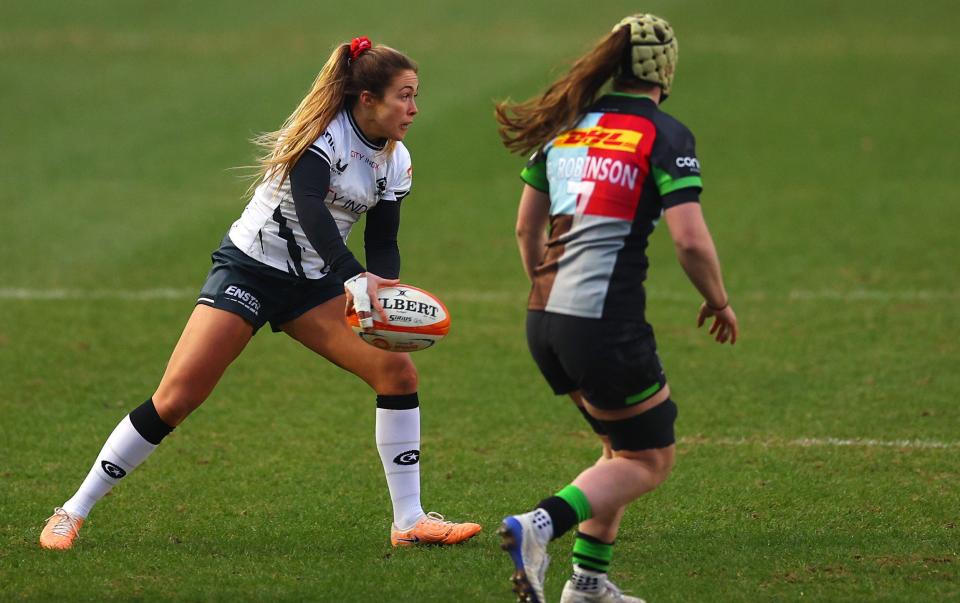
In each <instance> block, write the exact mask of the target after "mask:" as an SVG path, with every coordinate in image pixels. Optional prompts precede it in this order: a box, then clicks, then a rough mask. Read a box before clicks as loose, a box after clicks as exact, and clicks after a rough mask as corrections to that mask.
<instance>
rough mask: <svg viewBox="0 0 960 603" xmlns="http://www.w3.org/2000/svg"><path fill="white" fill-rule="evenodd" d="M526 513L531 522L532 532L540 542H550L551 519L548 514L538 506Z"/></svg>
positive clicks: (544, 543)
mask: <svg viewBox="0 0 960 603" xmlns="http://www.w3.org/2000/svg"><path fill="white" fill-rule="evenodd" d="M527 515H529V516H530V519H531V520H532V522H533V528H534V533H535V534H536V535H537V540H539V541H540V544H543V545H546V544H547V543H548V542H550V539H551V538H553V519H551V518H550V514H549V513H547V512H546V511H545V510H543V509H541V508H540V507H537V508H536V509H534V510H533V511H530V512H529V513H527Z"/></svg>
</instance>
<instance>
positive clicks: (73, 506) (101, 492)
mask: <svg viewBox="0 0 960 603" xmlns="http://www.w3.org/2000/svg"><path fill="white" fill-rule="evenodd" d="M155 448H156V446H155V445H153V444H151V443H150V442H148V441H147V440H145V439H144V438H143V436H141V435H140V433H139V432H138V431H137V430H136V428H134V426H133V423H131V422H130V416H129V415H127V416H125V417H124V418H123V420H122V421H120V423H119V424H118V425H117V427H116V429H114V430H113V433H111V434H110V437H109V438H107V442H106V443H105V444H104V445H103V448H102V449H101V450H100V455H99V456H97V460H96V461H94V463H93V467H91V468H90V473H88V474H87V478H86V479H85V480H83V483H82V484H80V489H79V490H77V493H76V494H74V495H73V498H71V499H70V500H68V501H67V502H65V503H63V509H64V510H65V511H67V512H68V513H70V514H73V515H79V516H80V517H86V516H87V514H89V513H90V509H92V508H93V505H95V504H97V501H98V500H100V499H101V498H103V497H104V496H105V495H106V494H107V492H109V491H110V490H111V489H112V488H113V487H114V486H115V485H116V484H117V482H119V481H120V480H121V479H123V477H124V476H126V475H127V474H128V473H130V472H131V471H133V470H134V469H136V467H137V465H139V464H140V463H142V462H143V461H144V459H146V458H147V457H148V456H149V455H150V453H151V452H153V451H154V449H155Z"/></svg>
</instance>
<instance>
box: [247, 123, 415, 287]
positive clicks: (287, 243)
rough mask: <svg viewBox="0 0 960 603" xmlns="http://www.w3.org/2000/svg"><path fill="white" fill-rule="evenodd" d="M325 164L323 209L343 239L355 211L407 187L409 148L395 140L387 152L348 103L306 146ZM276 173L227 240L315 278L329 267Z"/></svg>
mask: <svg viewBox="0 0 960 603" xmlns="http://www.w3.org/2000/svg"><path fill="white" fill-rule="evenodd" d="M306 152H312V153H316V154H317V155H319V156H320V157H322V158H323V159H324V160H326V161H327V162H328V163H329V164H330V191H329V192H328V193H327V197H326V199H325V200H324V201H325V203H326V204H327V209H329V210H330V214H331V215H332V216H333V219H334V220H335V221H336V223H337V227H338V228H339V229H340V236H342V237H343V240H344V241H346V240H347V236H348V235H349V234H350V230H351V229H352V228H353V225H354V224H356V222H357V220H359V219H360V216H361V215H362V214H364V213H366V212H367V211H368V210H370V209H371V208H372V207H374V206H375V205H376V204H377V203H381V202H383V203H396V202H399V201H401V200H402V199H403V198H404V197H406V196H407V194H409V192H410V186H411V183H412V180H413V167H412V165H411V163H410V153H409V152H408V151H407V149H406V147H404V146H403V143H401V142H399V141H397V143H396V145H395V146H394V150H393V153H391V154H390V156H389V157H387V156H385V155H384V153H383V146H382V145H380V146H378V145H376V144H374V143H373V142H371V141H370V140H368V139H367V138H366V137H365V136H364V135H363V133H362V132H361V131H360V128H359V126H357V124H356V122H355V121H354V119H353V116H352V115H351V114H350V111H349V110H348V109H342V110H341V111H340V112H339V113H338V114H337V116H336V117H334V118H333V121H332V122H330V125H329V126H327V129H326V130H325V131H324V132H323V134H322V135H320V137H319V138H317V140H316V141H314V143H313V144H312V145H311V146H310V147H308V150H307V151H306ZM279 180H280V178H279V176H275V177H274V178H272V179H271V180H269V181H266V182H262V183H260V185H259V186H257V189H256V191H255V192H254V194H253V198H252V199H251V200H250V202H249V203H248V204H247V207H246V208H245V209H244V210H243V214H242V215H241V216H240V219H238V220H237V221H236V222H234V223H233V226H231V227H230V240H231V241H233V244H234V245H236V246H237V248H239V249H240V250H241V251H243V252H244V253H246V254H247V255H248V256H250V257H251V258H253V259H255V260H257V261H259V262H263V263H264V264H267V265H268V266H273V267H274V268H278V269H280V270H283V271H285V272H289V273H290V274H297V275H299V276H301V277H304V278H312V279H318V278H323V277H324V276H326V275H327V273H328V272H329V271H330V269H329V268H328V267H327V266H326V264H325V263H324V261H323V260H322V259H321V258H320V255H319V254H318V253H317V252H316V250H314V248H313V246H312V245H311V244H310V242H309V241H308V240H307V237H306V235H304V234H303V229H302V228H301V227H300V223H299V221H298V220H297V212H296V210H295V208H294V205H293V195H292V194H291V193H290V180H289V178H287V179H285V180H284V181H283V182H280V181H279Z"/></svg>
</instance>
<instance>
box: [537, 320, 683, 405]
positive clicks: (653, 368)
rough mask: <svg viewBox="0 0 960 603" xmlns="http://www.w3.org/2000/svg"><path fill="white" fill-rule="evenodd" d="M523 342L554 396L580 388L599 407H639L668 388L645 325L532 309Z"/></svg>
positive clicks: (642, 322) (655, 348) (651, 334)
mask: <svg viewBox="0 0 960 603" xmlns="http://www.w3.org/2000/svg"><path fill="white" fill-rule="evenodd" d="M527 344H528V345H529V347H530V353H531V354H532V355H533V359H534V361H536V363H537V366H538V367H539V368H540V372H541V373H543V376H544V377H545V378H546V380H547V383H549V384H550V387H551V388H553V392H554V393H555V394H558V395H560V394H569V393H570V392H573V391H576V390H581V391H582V392H583V395H584V397H585V398H586V399H587V400H588V401H589V402H590V404H593V405H594V406H598V407H600V408H604V409H608V410H618V409H621V408H626V407H628V406H632V405H634V404H639V403H640V402H643V401H644V400H647V399H648V398H650V397H651V396H653V395H654V394H656V393H657V392H658V391H660V390H661V389H663V387H664V386H665V385H666V384H667V377H666V375H664V372H663V367H662V366H661V364H660V358H659V357H658V356H657V344H656V341H655V340H654V337H653V328H652V327H651V326H650V325H649V324H647V323H646V322H644V321H622V320H603V319H595V318H581V317H579V316H567V315H564V314H554V313H552V312H542V311H534V310H531V311H529V312H527Z"/></svg>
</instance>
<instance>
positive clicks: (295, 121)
mask: <svg viewBox="0 0 960 603" xmlns="http://www.w3.org/2000/svg"><path fill="white" fill-rule="evenodd" d="M349 58H350V45H349V44H341V45H339V46H337V48H336V50H334V51H333V54H331V55H330V58H329V59H327V62H326V64H324V66H323V69H321V70H320V73H319V74H317V79H315V80H314V81H313V86H311V87H310V91H309V92H308V93H307V95H306V96H305V97H304V98H303V100H302V101H300V105H299V106H297V108H296V109H295V110H294V111H293V113H291V114H290V117H288V118H287V119H286V121H284V122H283V125H282V126H280V129H279V130H277V131H275V132H267V133H265V134H261V135H259V136H257V137H256V138H254V139H253V142H254V143H255V144H256V145H257V146H259V147H260V148H262V149H263V150H264V151H265V154H264V155H263V156H261V157H260V159H259V161H258V163H259V168H260V169H259V171H258V174H257V175H258V178H257V181H258V182H260V181H263V180H269V179H270V178H272V177H274V176H276V175H278V174H279V175H280V180H281V181H283V180H284V179H286V177H287V176H288V175H289V174H290V170H292V169H293V165H294V164H295V163H296V162H297V160H298V159H299V158H300V155H302V154H303V152H304V151H305V150H306V149H307V147H309V146H310V145H311V144H313V141H315V140H316V139H317V138H319V137H320V135H321V134H323V131H324V130H326V129H327V126H329V125H330V122H331V121H333V118H334V117H335V116H336V115H337V112H339V111H340V109H341V108H342V107H343V101H344V97H345V91H346V87H347V80H348V77H349V62H348V60H349Z"/></svg>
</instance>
